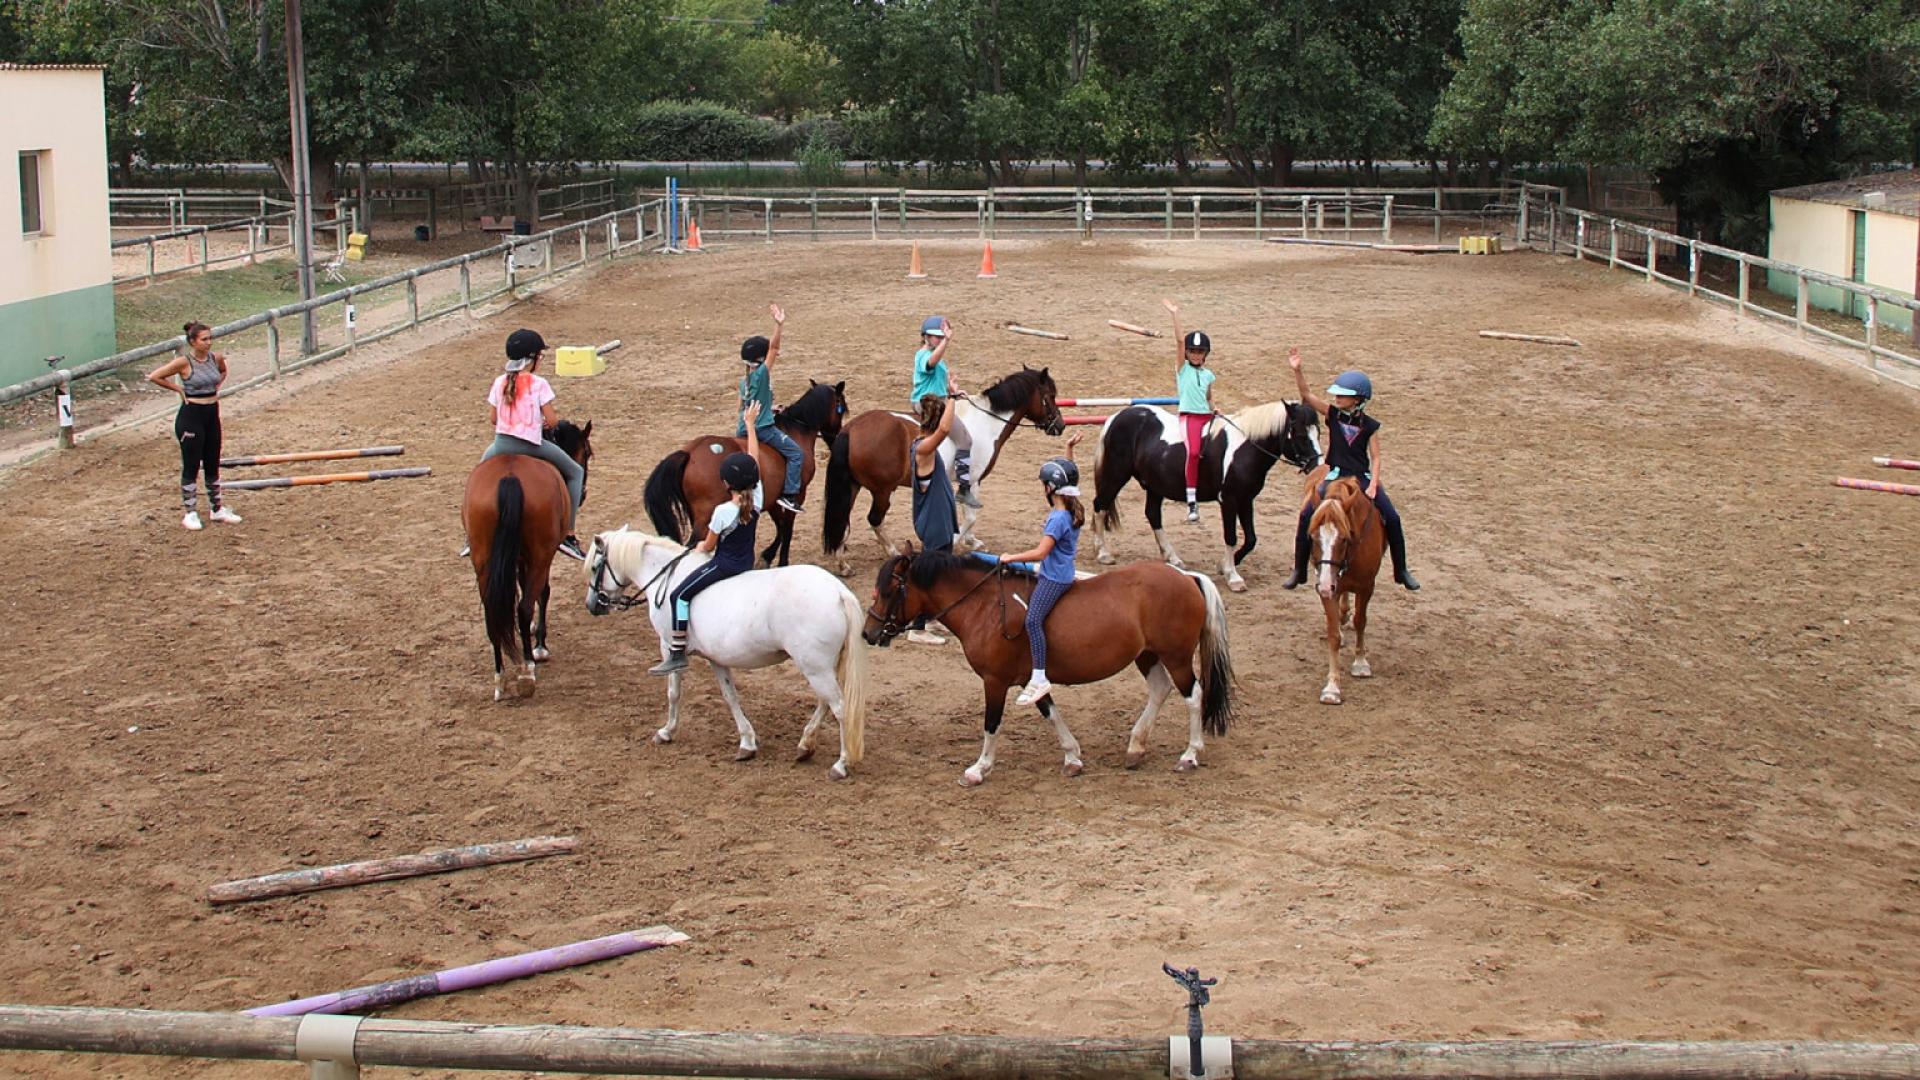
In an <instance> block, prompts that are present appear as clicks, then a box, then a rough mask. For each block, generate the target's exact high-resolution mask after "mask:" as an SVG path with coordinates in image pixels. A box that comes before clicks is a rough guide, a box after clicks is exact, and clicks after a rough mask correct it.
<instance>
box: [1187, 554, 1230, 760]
mask: <svg viewBox="0 0 1920 1080" xmlns="http://www.w3.org/2000/svg"><path fill="white" fill-rule="evenodd" d="M1188 576H1190V577H1192V578H1193V580H1194V581H1195V582H1197V583H1198V584H1199V586H1200V595H1201V596H1203V597H1205V598H1206V602H1207V619H1206V622H1205V623H1203V624H1202V625H1201V628H1200V680H1201V686H1202V690H1201V692H1200V697H1201V707H1202V711H1201V718H1200V722H1201V727H1202V729H1203V730H1204V731H1205V732H1206V733H1207V734H1208V735H1213V736H1216V737H1217V736H1221V735H1225V734H1226V733H1227V724H1228V722H1229V721H1231V720H1232V719H1233V709H1234V701H1233V654H1232V652H1231V651H1229V649H1228V647H1227V605H1226V601H1224V600H1222V599H1221V597H1220V590H1219V589H1218V588H1217V587H1215V585H1214V584H1213V579H1211V578H1209V577H1207V575H1205V574H1197V573H1189V575H1188Z"/></svg>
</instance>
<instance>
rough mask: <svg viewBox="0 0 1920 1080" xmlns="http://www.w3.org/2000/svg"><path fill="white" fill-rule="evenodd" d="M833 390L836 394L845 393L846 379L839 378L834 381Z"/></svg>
mask: <svg viewBox="0 0 1920 1080" xmlns="http://www.w3.org/2000/svg"><path fill="white" fill-rule="evenodd" d="M833 392H834V393H836V394H845V393H846V392H847V380H845V379H841V380H840V381H839V382H837V383H834V384H833Z"/></svg>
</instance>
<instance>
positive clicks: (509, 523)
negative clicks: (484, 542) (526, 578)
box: [480, 476, 526, 664]
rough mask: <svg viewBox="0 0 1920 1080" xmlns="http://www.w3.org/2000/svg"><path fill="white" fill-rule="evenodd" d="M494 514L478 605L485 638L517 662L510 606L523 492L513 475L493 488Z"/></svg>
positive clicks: (516, 584) (516, 585) (515, 596)
mask: <svg viewBox="0 0 1920 1080" xmlns="http://www.w3.org/2000/svg"><path fill="white" fill-rule="evenodd" d="M494 502H495V506H496V510H497V514H498V517H497V519H496V521H495V524H494V526H493V546H492V547H491V548H490V549H489V550H488V552H487V575H486V582H487V584H486V589H485V591H484V592H482V593H481V596H480V602H481V606H482V607H484V608H485V609H486V612H487V638H488V640H490V641H492V642H493V647H494V648H496V649H498V650H500V652H501V654H502V655H503V656H505V657H506V658H507V663H509V664H518V663H520V639H519V637H518V636H517V635H516V634H515V632H514V631H515V620H514V610H513V609H514V607H515V606H516V605H517V604H518V603H519V591H520V548H521V543H520V519H521V518H522V517H523V516H524V511H525V503H526V494H525V493H524V492H523V491H521V489H520V479H519V477H515V476H503V477H501V478H500V486H499V487H498V488H496V489H495V490H494Z"/></svg>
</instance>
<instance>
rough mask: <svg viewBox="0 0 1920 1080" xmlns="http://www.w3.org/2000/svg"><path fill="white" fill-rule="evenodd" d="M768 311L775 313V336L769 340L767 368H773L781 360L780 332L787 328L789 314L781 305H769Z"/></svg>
mask: <svg viewBox="0 0 1920 1080" xmlns="http://www.w3.org/2000/svg"><path fill="white" fill-rule="evenodd" d="M767 310H768V311H770V312H772V313H773V336H772V337H771V338H768V339H767V366H768V367H772V366H773V362H774V361H775V360H778V359H780V331H781V330H783V329H785V328H786V325H787V313H786V312H784V311H782V310H780V305H779V304H768V305H767Z"/></svg>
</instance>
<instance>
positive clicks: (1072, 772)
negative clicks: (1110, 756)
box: [1060, 761, 1087, 780]
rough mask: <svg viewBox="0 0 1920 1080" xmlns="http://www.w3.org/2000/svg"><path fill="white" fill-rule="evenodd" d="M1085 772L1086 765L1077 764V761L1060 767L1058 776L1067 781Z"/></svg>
mask: <svg viewBox="0 0 1920 1080" xmlns="http://www.w3.org/2000/svg"><path fill="white" fill-rule="evenodd" d="M1086 771H1087V766H1086V764H1085V763H1084V762H1079V761H1069V762H1066V763H1064V764H1062V765H1061V766H1060V775H1061V776H1064V777H1066V778H1067V779H1069V780H1071V779H1073V778H1074V777H1076V776H1079V775H1080V774H1081V773H1083V772H1086Z"/></svg>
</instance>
